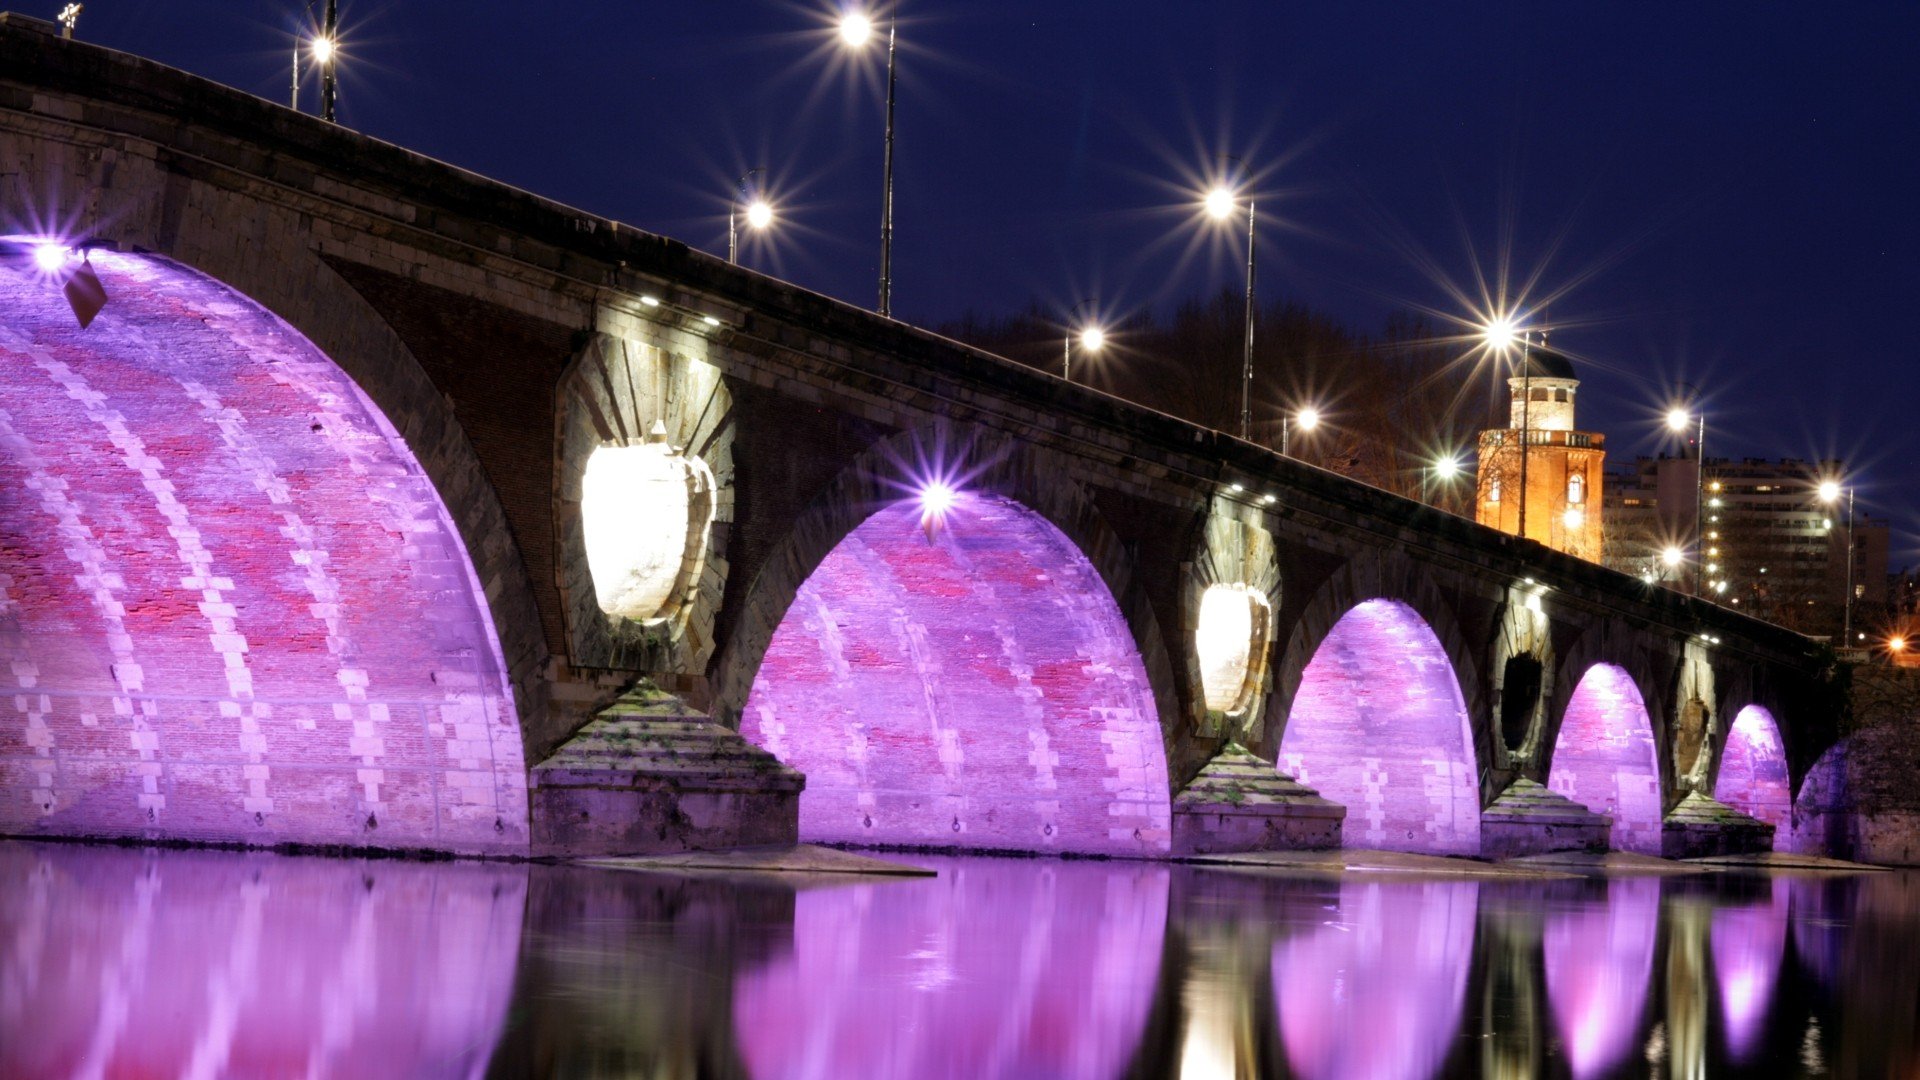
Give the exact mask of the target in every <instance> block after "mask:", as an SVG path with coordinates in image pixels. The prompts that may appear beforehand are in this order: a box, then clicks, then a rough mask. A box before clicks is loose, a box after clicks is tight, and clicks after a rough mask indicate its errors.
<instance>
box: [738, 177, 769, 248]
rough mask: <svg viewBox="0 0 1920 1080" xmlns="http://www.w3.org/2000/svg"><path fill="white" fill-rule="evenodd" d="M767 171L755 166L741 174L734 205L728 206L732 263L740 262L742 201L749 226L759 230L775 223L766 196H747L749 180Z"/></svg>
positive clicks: (756, 230)
mask: <svg viewBox="0 0 1920 1080" xmlns="http://www.w3.org/2000/svg"><path fill="white" fill-rule="evenodd" d="M766 171H767V170H765V169H759V168H755V169H748V170H747V171H746V172H744V173H741V174H740V183H739V184H738V185H737V186H736V188H735V192H736V197H735V198H734V199H733V205H732V206H729V207H728V208H727V261H728V262H730V263H738V262H739V261H740V210H741V208H742V207H741V204H742V203H745V209H746V211H747V227H748V228H750V229H752V230H754V231H755V232H759V231H760V230H762V229H765V228H766V227H767V226H769V225H771V224H773V207H772V206H771V205H769V204H768V202H767V200H766V199H765V197H763V196H759V195H756V196H753V197H752V198H751V199H749V198H748V197H747V181H749V180H751V179H753V178H754V176H755V175H757V174H762V173H765V172H766Z"/></svg>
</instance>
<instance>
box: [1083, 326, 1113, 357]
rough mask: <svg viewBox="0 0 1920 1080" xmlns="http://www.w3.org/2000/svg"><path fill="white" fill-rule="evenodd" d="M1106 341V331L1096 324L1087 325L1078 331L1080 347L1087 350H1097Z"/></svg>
mask: <svg viewBox="0 0 1920 1080" xmlns="http://www.w3.org/2000/svg"><path fill="white" fill-rule="evenodd" d="M1106 343H1107V332H1106V331H1105V330H1102V329H1100V328H1099V327H1097V326H1089V327H1087V328H1086V329H1085V330H1082V331H1080V347H1081V348H1082V349H1085V350H1086V351H1087V352H1099V351H1100V347H1101V346H1103V345H1105V344H1106Z"/></svg>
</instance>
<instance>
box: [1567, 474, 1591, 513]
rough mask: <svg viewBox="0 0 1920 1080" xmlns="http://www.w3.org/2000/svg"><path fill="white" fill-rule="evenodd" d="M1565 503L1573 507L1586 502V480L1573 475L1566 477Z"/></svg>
mask: <svg viewBox="0 0 1920 1080" xmlns="http://www.w3.org/2000/svg"><path fill="white" fill-rule="evenodd" d="M1567 501H1568V502H1569V503H1572V504H1573V505H1575V506H1579V505H1580V504H1581V503H1583V502H1586V501H1587V478H1586V477H1584V476H1582V475H1580V474H1579V473H1574V474H1573V475H1572V476H1569V477H1567Z"/></svg>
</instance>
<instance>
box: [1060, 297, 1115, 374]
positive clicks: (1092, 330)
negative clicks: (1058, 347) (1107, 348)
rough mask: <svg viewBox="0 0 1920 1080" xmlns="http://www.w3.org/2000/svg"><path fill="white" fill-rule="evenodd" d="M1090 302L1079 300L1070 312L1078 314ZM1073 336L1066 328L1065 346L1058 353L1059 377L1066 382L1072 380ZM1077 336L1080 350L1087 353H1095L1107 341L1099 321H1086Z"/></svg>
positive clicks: (1090, 302) (1090, 301) (1105, 333)
mask: <svg viewBox="0 0 1920 1080" xmlns="http://www.w3.org/2000/svg"><path fill="white" fill-rule="evenodd" d="M1092 303H1093V301H1092V300H1082V301H1080V302H1079V303H1078V304H1075V305H1074V306H1073V312H1072V314H1073V315H1078V314H1080V310H1081V309H1082V308H1085V307H1087V306H1089V305H1091V304H1092ZM1074 336H1075V335H1074V333H1073V331H1072V330H1071V329H1070V330H1068V332H1067V338H1066V344H1065V347H1064V348H1063V349H1062V351H1061V355H1060V377H1061V378H1063V379H1065V380H1067V381H1068V382H1072V381H1073V339H1074ZM1079 338H1080V351H1081V352H1083V353H1089V354H1091V353H1097V352H1099V351H1100V349H1101V347H1102V346H1104V345H1105V344H1106V343H1107V332H1106V331H1105V330H1102V329H1100V324H1099V323H1097V322H1088V323H1087V324H1086V325H1084V326H1082V327H1081V328H1080V333H1079Z"/></svg>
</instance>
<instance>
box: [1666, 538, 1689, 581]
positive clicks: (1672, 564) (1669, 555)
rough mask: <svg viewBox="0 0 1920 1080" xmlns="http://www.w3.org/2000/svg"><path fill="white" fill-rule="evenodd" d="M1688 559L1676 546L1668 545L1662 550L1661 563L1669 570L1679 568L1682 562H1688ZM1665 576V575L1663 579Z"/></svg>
mask: <svg viewBox="0 0 1920 1080" xmlns="http://www.w3.org/2000/svg"><path fill="white" fill-rule="evenodd" d="M1686 558H1687V553H1686V552H1684V551H1682V550H1680V548H1679V547H1678V546H1676V545H1673V544H1668V545H1667V546H1666V547H1664V548H1661V549H1660V561H1661V562H1662V563H1663V564H1665V565H1666V568H1667V569H1668V570H1673V569H1676V568H1678V567H1679V565H1680V564H1681V563H1682V562H1684V561H1686ZM1664 576H1665V575H1664V573H1663V574H1662V577H1664Z"/></svg>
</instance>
